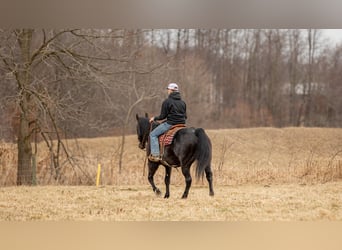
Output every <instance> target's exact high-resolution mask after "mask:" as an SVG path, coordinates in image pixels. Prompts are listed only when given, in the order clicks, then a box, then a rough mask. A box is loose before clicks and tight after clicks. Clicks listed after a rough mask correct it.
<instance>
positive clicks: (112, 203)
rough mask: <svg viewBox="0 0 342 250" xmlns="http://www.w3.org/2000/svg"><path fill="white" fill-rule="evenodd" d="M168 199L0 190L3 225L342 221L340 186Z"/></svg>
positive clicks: (67, 189)
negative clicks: (48, 222) (16, 222)
mask: <svg viewBox="0 0 342 250" xmlns="http://www.w3.org/2000/svg"><path fill="white" fill-rule="evenodd" d="M182 189H183V186H173V187H172V190H171V191H172V194H173V195H172V196H171V198H169V199H164V198H162V197H156V196H154V195H153V194H152V192H151V190H150V188H149V187H148V186H147V185H145V186H125V187H123V186H120V187H116V186H102V187H93V186H39V187H5V188H1V189H0V211H1V212H0V221H50V220H52V221H321V220H324V221H325V220H329V221H336V220H339V221H341V220H342V194H341V190H342V183H336V182H335V183H326V184H317V185H304V186H300V185H297V184H287V185H275V186H270V187H265V186H262V185H243V186H217V187H216V195H215V197H209V195H208V189H207V187H198V186H197V187H194V188H192V189H191V193H190V195H189V198H188V199H187V200H182V199H180V196H181V194H182Z"/></svg>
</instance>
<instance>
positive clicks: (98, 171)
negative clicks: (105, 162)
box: [96, 163, 101, 187]
mask: <svg viewBox="0 0 342 250" xmlns="http://www.w3.org/2000/svg"><path fill="white" fill-rule="evenodd" d="M100 174H101V164H100V163H99V164H98V165H97V175H96V186H97V187H98V186H99V183H100Z"/></svg>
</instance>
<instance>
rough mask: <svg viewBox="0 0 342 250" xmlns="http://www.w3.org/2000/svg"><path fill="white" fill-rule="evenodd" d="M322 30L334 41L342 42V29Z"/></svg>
mask: <svg viewBox="0 0 342 250" xmlns="http://www.w3.org/2000/svg"><path fill="white" fill-rule="evenodd" d="M322 31H323V34H324V35H326V36H327V37H328V38H329V39H330V40H331V41H332V42H334V43H340V42H342V29H323V30H322Z"/></svg>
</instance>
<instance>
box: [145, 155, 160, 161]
mask: <svg viewBox="0 0 342 250" xmlns="http://www.w3.org/2000/svg"><path fill="white" fill-rule="evenodd" d="M148 159H149V160H150V161H152V162H160V160H161V157H160V156H155V155H149V156H148Z"/></svg>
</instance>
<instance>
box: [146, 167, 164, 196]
mask: <svg viewBox="0 0 342 250" xmlns="http://www.w3.org/2000/svg"><path fill="white" fill-rule="evenodd" d="M158 167H159V164H158V163H154V162H148V181H149V182H150V184H151V186H152V190H153V192H155V193H156V194H157V195H161V192H160V190H159V188H157V187H156V185H155V184H154V179H153V177H154V174H155V173H156V171H157V169H158Z"/></svg>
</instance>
